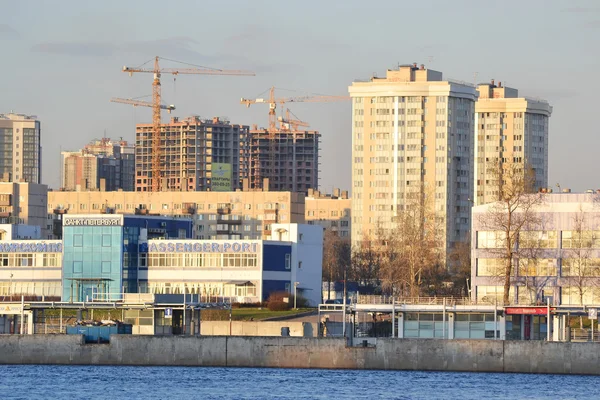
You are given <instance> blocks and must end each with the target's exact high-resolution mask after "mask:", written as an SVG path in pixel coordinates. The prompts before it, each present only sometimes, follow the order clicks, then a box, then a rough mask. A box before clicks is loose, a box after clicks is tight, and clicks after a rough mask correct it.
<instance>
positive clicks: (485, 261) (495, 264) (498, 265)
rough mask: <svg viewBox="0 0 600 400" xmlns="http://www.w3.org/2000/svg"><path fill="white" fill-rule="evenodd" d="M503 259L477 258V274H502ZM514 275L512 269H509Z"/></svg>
mask: <svg viewBox="0 0 600 400" xmlns="http://www.w3.org/2000/svg"><path fill="white" fill-rule="evenodd" d="M504 268H505V260H504V259H502V258H478V259H477V276H503V274H504ZM511 275H513V276H514V270H513V271H511Z"/></svg>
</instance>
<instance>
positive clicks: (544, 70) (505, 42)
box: [0, 0, 600, 192]
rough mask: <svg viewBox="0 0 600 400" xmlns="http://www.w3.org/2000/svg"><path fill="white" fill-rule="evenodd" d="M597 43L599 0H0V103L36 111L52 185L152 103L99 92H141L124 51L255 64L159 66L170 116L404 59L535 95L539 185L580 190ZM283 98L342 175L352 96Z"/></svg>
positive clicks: (352, 75) (342, 90)
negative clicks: (544, 167) (544, 109)
mask: <svg viewBox="0 0 600 400" xmlns="http://www.w3.org/2000/svg"><path fill="white" fill-rule="evenodd" d="M599 43H600V2H598V1H597V0H581V1H577V0H569V1H566V0H565V1H559V0H527V1H523V0H518V1H516V0H504V1H501V2H500V1H498V2H491V1H480V0H452V1H446V0H437V1H436V0H421V1H401V0H395V1H387V0H379V1H376V2H368V1H355V0H338V1H334V0H329V1H324V0H304V1H301V2H300V1H279V2H272V1H262V0H253V1H226V0H222V1H183V0H181V1H169V2H167V1H155V0H143V1H113V0H103V1H95V2H91V1H90V2H88V1H85V2H84V1H80V0H77V1H72V0H62V1H28V0H20V1H16V0H0V48H1V50H2V51H1V53H0V54H1V57H0V113H8V112H10V111H14V112H18V113H24V114H30V115H37V116H38V118H39V119H40V121H41V123H42V146H43V166H42V167H43V172H42V180H43V182H44V183H46V184H48V185H49V186H50V187H52V188H57V187H58V186H59V180H60V151H61V150H77V149H79V148H81V147H83V146H84V145H85V144H86V143H87V142H89V141H90V140H92V139H94V138H100V137H102V136H104V135H105V134H106V136H108V137H111V138H120V137H122V138H123V139H125V140H128V141H131V142H134V139H135V124H136V123H149V122H150V121H151V109H150V108H133V107H130V106H127V105H123V104H115V103H110V102H109V100H110V98H111V97H125V98H132V97H140V96H146V95H150V94H151V93H152V89H151V83H152V76H151V74H134V75H133V76H132V77H129V76H128V74H126V73H123V72H122V71H121V69H122V67H123V66H124V65H127V66H138V65H141V64H143V63H144V62H146V61H148V60H151V59H153V57H154V56H157V55H158V56H161V57H164V58H168V59H172V60H178V61H183V62H186V63H190V64H195V65H202V66H208V67H213V68H223V69H245V70H251V71H254V72H255V73H256V76H254V77H244V76H206V75H187V76H186V75H180V76H178V77H177V79H176V80H174V79H173V77H172V76H168V75H163V79H162V89H163V99H164V101H163V103H165V104H174V105H175V106H176V107H177V110H176V111H175V112H174V114H173V115H175V116H179V117H186V116H189V115H200V116H201V117H203V118H211V117H213V116H226V117H228V119H229V120H230V121H232V123H236V124H246V125H252V124H258V125H260V126H265V125H267V122H268V115H267V113H268V107H267V106H265V105H255V106H252V107H250V108H246V107H245V106H243V105H241V104H240V102H239V100H240V98H241V97H245V98H255V97H261V96H265V95H266V94H265V93H264V92H265V91H267V90H268V89H269V88H270V87H271V86H275V87H277V88H281V89H282V90H279V91H278V95H280V96H285V97H287V96H302V95H306V94H310V93H315V94H328V95H347V93H348V86H349V85H351V84H352V81H354V80H356V79H367V78H369V77H371V76H372V75H373V74H376V75H377V76H384V75H385V71H386V69H388V68H394V67H396V66H397V65H398V64H399V63H400V64H407V63H413V62H417V63H419V64H421V63H423V64H425V65H426V67H427V68H431V69H434V70H438V71H442V72H443V74H444V78H452V79H457V80H462V81H467V82H471V83H473V82H488V81H489V80H491V79H495V80H496V81H502V82H503V84H504V85H505V86H510V87H514V88H517V89H519V93H520V95H525V96H531V97H540V98H544V99H546V100H548V101H549V102H550V104H551V105H552V106H553V108H554V111H553V114H552V117H551V118H550V139H549V141H550V150H549V176H550V179H549V186H550V187H555V186H556V185H557V184H559V185H560V186H561V187H562V188H571V189H572V190H574V191H583V190H586V189H592V188H593V189H596V188H600V181H599V179H598V175H597V171H598V168H597V159H598V158H597V153H598V152H599V150H600V129H599V124H598V120H596V117H598V114H599V113H600V108H599V106H600V101H599V100H598V99H599V96H598V94H599V93H600V79H598V73H597V71H599V70H600V54H599V51H598V46H599ZM162 66H164V67H177V66H181V64H175V63H171V62H166V61H165V62H164V63H163V64H162ZM148 100H150V98H148ZM288 106H289V108H290V110H291V111H292V112H293V113H294V114H295V115H296V116H297V117H298V118H299V119H301V120H303V121H306V122H308V123H309V124H310V129H316V130H318V131H320V132H321V134H322V142H321V168H320V170H321V173H320V189H321V190H324V191H327V192H330V191H331V190H332V188H334V187H336V188H341V189H350V183H351V137H352V135H351V111H350V109H351V106H350V102H349V101H348V102H346V101H342V102H332V103H294V104H289V105H288ZM168 117H169V116H167V114H166V113H164V115H163V120H164V121H166V120H167V119H168Z"/></svg>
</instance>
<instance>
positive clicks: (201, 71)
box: [123, 67, 256, 76]
mask: <svg viewBox="0 0 600 400" xmlns="http://www.w3.org/2000/svg"><path fill="white" fill-rule="evenodd" d="M123 72H129V73H130V74H132V73H134V72H146V73H152V74H153V73H155V72H156V71H155V70H154V69H150V68H130V67H123ZM159 72H160V73H162V74H172V75H180V74H181V75H241V76H255V75H256V74H255V73H254V72H250V71H243V70H235V69H231V70H228V69H210V68H181V69H178V68H160V69H159Z"/></svg>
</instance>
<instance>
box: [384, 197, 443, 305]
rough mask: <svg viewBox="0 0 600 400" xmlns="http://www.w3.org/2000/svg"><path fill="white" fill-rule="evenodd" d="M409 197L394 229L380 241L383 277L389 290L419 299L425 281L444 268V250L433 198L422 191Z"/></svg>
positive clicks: (399, 213) (400, 211) (397, 217)
mask: <svg viewBox="0 0 600 400" xmlns="http://www.w3.org/2000/svg"><path fill="white" fill-rule="evenodd" d="M410 195H411V196H409V198H408V199H407V202H406V204H405V205H404V207H403V209H402V210H399V212H398V215H397V216H396V218H395V221H394V227H393V229H391V231H390V233H389V234H388V235H385V236H384V240H382V241H381V244H382V245H383V249H382V264H381V265H382V274H381V277H382V281H383V282H384V286H386V288H387V289H388V290H392V292H393V291H394V289H395V288H398V287H400V288H401V290H402V291H403V292H404V293H408V294H409V295H410V296H412V297H416V296H419V295H420V293H421V289H422V285H423V282H424V278H426V277H427V278H431V276H432V273H433V275H435V272H434V271H439V270H438V269H437V268H439V267H440V266H442V265H443V256H442V254H443V252H444V250H445V248H444V245H443V241H442V240H441V239H442V238H441V234H440V232H441V231H440V230H439V229H437V226H436V223H437V221H436V218H435V212H434V209H433V196H427V195H426V193H425V191H424V190H423V188H421V190H420V191H417V192H414V193H410ZM430 280H431V279H430Z"/></svg>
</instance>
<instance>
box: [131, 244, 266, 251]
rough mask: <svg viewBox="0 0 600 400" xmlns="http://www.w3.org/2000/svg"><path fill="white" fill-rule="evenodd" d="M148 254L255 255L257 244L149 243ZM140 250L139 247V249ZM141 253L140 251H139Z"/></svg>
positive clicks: (147, 246)
mask: <svg viewBox="0 0 600 400" xmlns="http://www.w3.org/2000/svg"><path fill="white" fill-rule="evenodd" d="M145 248H146V249H147V251H148V252H149V253H256V251H257V249H258V246H257V243H240V242H233V243H229V242H225V243H216V242H210V243H206V242H205V243H173V242H166V243H154V242H152V243H150V244H148V245H146V246H145ZM140 249H141V247H140ZM140 251H141V250H140Z"/></svg>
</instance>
